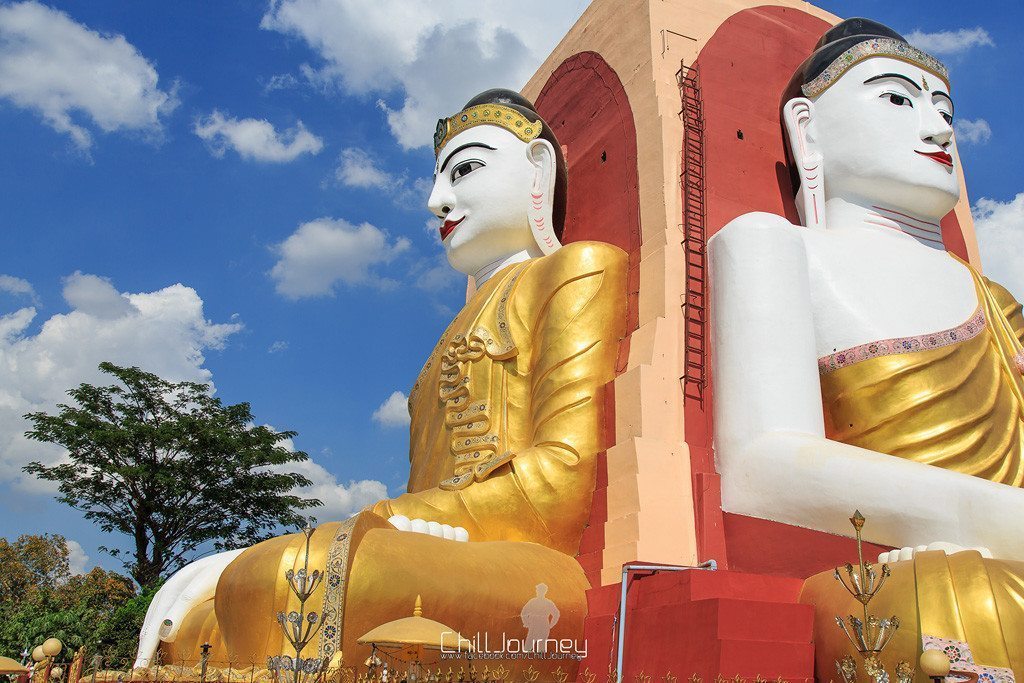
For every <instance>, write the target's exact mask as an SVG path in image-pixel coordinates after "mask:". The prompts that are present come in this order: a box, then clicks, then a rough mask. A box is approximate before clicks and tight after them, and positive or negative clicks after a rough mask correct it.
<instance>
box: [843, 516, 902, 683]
mask: <svg viewBox="0 0 1024 683" xmlns="http://www.w3.org/2000/svg"><path fill="white" fill-rule="evenodd" d="M864 521H865V520H864V515H862V514H860V510H855V511H854V513H853V517H850V523H851V524H853V528H854V531H855V532H856V534H857V560H858V562H857V566H856V567H854V566H853V565H852V564H850V563H849V562H848V563H847V564H846V567H845V569H846V576H845V577H844V576H843V575H842V574H841V573H840V572H839V569H840V568H839V567H836V572H835V577H836V581H838V582H839V583H841V584H843V588H845V589H846V590H847V591H848V592H849V593H850V595H852V596H853V597H854V598H855V599H856V600H857V601H858V602H859V603H861V605H862V606H863V608H864V618H863V619H860V618H858V617H855V616H854V615H852V614H850V615H847V619H846V621H849V623H850V628H847V626H846V621H844V620H843V618H842V617H840V616H838V615H837V616H836V623H837V624H838V625H839V628H841V629H842V630H843V633H845V634H846V637H847V638H848V639H849V640H850V643H851V644H852V645H853V647H854V648H855V649H856V650H857V652H858V653H859V654H860V656H861V658H862V659H863V660H864V671H865V673H867V674H868V676H870V677H871V678H872V679H873V680H874V681H875V683H889V680H890V679H889V674H888V673H886V671H885V668H884V667H883V666H882V662H881V661H880V660H879V655H880V654H881V652H882V649H883V648H885V646H886V645H888V644H889V641H890V640H892V637H893V635H895V634H896V630H897V629H898V628H899V627H900V620H899V619H898V618H897V617H896V616H895V615H894V616H891V617H889V618H887V619H879V618H878V617H876V616H875V615H873V614H869V613H868V603H869V602H871V599H872V598H874V597H875V596H876V595H877V594H878V591H880V590H881V589H882V585H883V584H884V583H885V580H886V579H887V578H889V575H890V571H889V565H887V564H883V565H882V567H881V573H879V572H876V571H875V567H874V566H873V565H872V564H871V563H868V562H865V561H864V548H863V546H862V541H861V530H862V529H863V528H864ZM851 629H852V632H851ZM836 671H838V672H839V675H840V677H841V678H842V679H843V681H844V683H856V680H857V661H856V660H855V659H854V658H853V656H852V655H846V656H845V657H843V658H842V659H840V660H837V661H836ZM913 678H914V667H912V666H910V665H909V664H908V663H907V662H905V661H901V662H899V663H898V664H897V665H896V681H897V682H898V683H911V681H912V680H913Z"/></svg>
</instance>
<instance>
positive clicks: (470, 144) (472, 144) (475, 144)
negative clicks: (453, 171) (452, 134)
mask: <svg viewBox="0 0 1024 683" xmlns="http://www.w3.org/2000/svg"><path fill="white" fill-rule="evenodd" d="M470 147H483V148H484V149H497V147H491V146H490V145H485V144H484V143H482V142H467V143H466V144H464V145H459V146H458V147H456V148H455V149H453V150H452V151H451V154H449V155H448V156H446V157H445V158H444V163H443V164H441V168H440V170H438V173H441V172H443V171H444V167H445V166H447V165H448V162H449V161H451V160H452V157H453V156H455V155H456V154H458V153H459V152H461V151H462V150H464V149H469V148H470Z"/></svg>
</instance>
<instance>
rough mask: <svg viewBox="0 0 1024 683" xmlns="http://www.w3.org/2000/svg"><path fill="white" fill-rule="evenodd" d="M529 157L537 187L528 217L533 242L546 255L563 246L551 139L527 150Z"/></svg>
mask: <svg viewBox="0 0 1024 683" xmlns="http://www.w3.org/2000/svg"><path fill="white" fill-rule="evenodd" d="M526 156H527V158H528V159H529V160H530V163H531V164H533V184H532V186H531V188H530V198H529V203H528V205H527V210H526V215H527V220H529V222H530V229H531V230H532V231H533V239H534V241H536V242H537V246H538V247H540V250H541V252H542V253H544V254H545V255H547V254H550V253H552V252H554V251H557V250H558V249H559V248H560V247H561V246H562V244H561V242H559V241H558V237H557V236H556V235H555V226H554V223H553V221H552V219H551V216H552V210H553V207H554V202H555V149H554V148H553V147H552V146H551V143H550V142H548V141H547V140H541V139H537V140H534V141H532V142H531V143H530V144H529V145H528V146H527V148H526Z"/></svg>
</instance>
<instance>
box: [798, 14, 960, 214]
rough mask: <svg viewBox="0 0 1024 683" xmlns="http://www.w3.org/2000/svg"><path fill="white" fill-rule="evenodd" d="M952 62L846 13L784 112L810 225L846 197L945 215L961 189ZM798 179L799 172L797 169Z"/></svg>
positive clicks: (802, 72) (804, 70)
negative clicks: (949, 64) (836, 200)
mask: <svg viewBox="0 0 1024 683" xmlns="http://www.w3.org/2000/svg"><path fill="white" fill-rule="evenodd" d="M949 92H950V88H949V76H948V74H947V71H946V68H945V67H944V66H943V65H942V64H941V63H939V62H938V61H937V60H936V59H935V58H933V57H931V56H930V55H927V54H925V53H924V52H922V51H921V50H918V49H917V48H915V47H913V46H911V45H909V44H908V43H907V42H906V40H904V38H903V37H902V36H901V35H900V34H898V33H896V32H895V31H893V30H892V29H890V28H888V27H887V26H884V25H882V24H879V23H877V22H874V21H870V20H868V19H847V20H846V21H843V22H841V23H839V24H837V25H836V26H834V27H832V28H831V29H829V30H828V31H827V32H826V33H825V35H823V36H822V38H821V40H820V41H818V45H817V48H816V49H815V51H814V52H813V53H812V54H811V56H810V57H808V58H807V60H806V61H804V63H803V64H802V65H801V66H800V68H799V69H797V72H796V74H795V75H794V76H793V79H792V81H791V82H790V85H789V88H788V89H787V93H786V96H785V99H784V104H783V108H782V118H783V122H784V124H785V127H786V133H787V137H788V139H789V147H790V152H791V154H792V157H793V160H794V161H795V162H796V163H795V165H794V166H795V168H794V172H795V173H794V177H795V175H796V173H798V174H799V178H798V185H799V191H798V194H797V208H798V210H799V211H800V215H801V219H802V221H803V223H804V225H807V226H811V227H824V220H825V212H824V203H825V202H826V201H828V200H831V199H833V198H837V197H838V198H842V199H844V200H846V201H848V202H851V203H853V204H857V205H859V206H863V207H866V208H871V207H872V206H875V207H878V206H881V207H885V208H887V209H890V210H896V211H904V212H907V213H909V214H912V215H915V216H921V217H935V218H938V217H941V216H943V215H945V214H946V213H947V212H948V211H950V210H951V209H952V208H953V207H954V206H955V205H956V202H957V199H958V198H959V196H960V185H959V179H958V177H957V173H956V164H957V163H958V161H959V160H958V159H956V158H955V157H954V156H953V155H954V147H953V145H952V141H953V127H952V123H953V102H952V98H951V97H950V94H949ZM795 179H796V177H795Z"/></svg>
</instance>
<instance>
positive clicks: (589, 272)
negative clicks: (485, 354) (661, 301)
mask: <svg viewBox="0 0 1024 683" xmlns="http://www.w3.org/2000/svg"><path fill="white" fill-rule="evenodd" d="M628 263H629V257H628V256H627V254H626V252H624V251H623V250H622V249H620V248H618V247H616V246H614V245H612V244H607V243H605V242H573V243H571V244H567V245H565V246H563V247H561V248H560V249H559V250H558V251H556V252H554V253H552V254H548V255H547V256H542V257H540V258H538V259H534V260H533V261H531V262H530V264H529V266H528V267H527V268H526V270H525V271H524V272H523V274H522V277H521V278H520V282H519V284H518V285H516V287H515V292H514V294H513V295H512V297H511V300H510V302H509V304H510V307H511V308H510V317H511V318H512V319H513V320H515V321H516V322H515V323H514V324H513V330H514V333H513V336H516V337H518V336H519V335H516V334H515V331H517V330H518V331H519V332H520V333H532V332H535V331H536V326H537V323H538V321H539V320H540V319H543V320H545V321H546V322H545V325H556V326H557V325H559V324H569V321H572V320H579V319H580V318H579V316H580V315H582V314H583V313H584V311H586V312H587V313H586V315H587V316H592V315H598V316H599V317H602V319H603V318H604V317H605V316H609V317H611V318H618V317H621V318H623V319H625V305H626V304H625V301H626V272H627V270H628ZM558 321H562V323H559V322H558ZM602 325H603V323H602ZM520 326H525V327H523V328H521V329H520ZM528 331H529V332H528ZM581 331H582V330H581Z"/></svg>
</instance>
